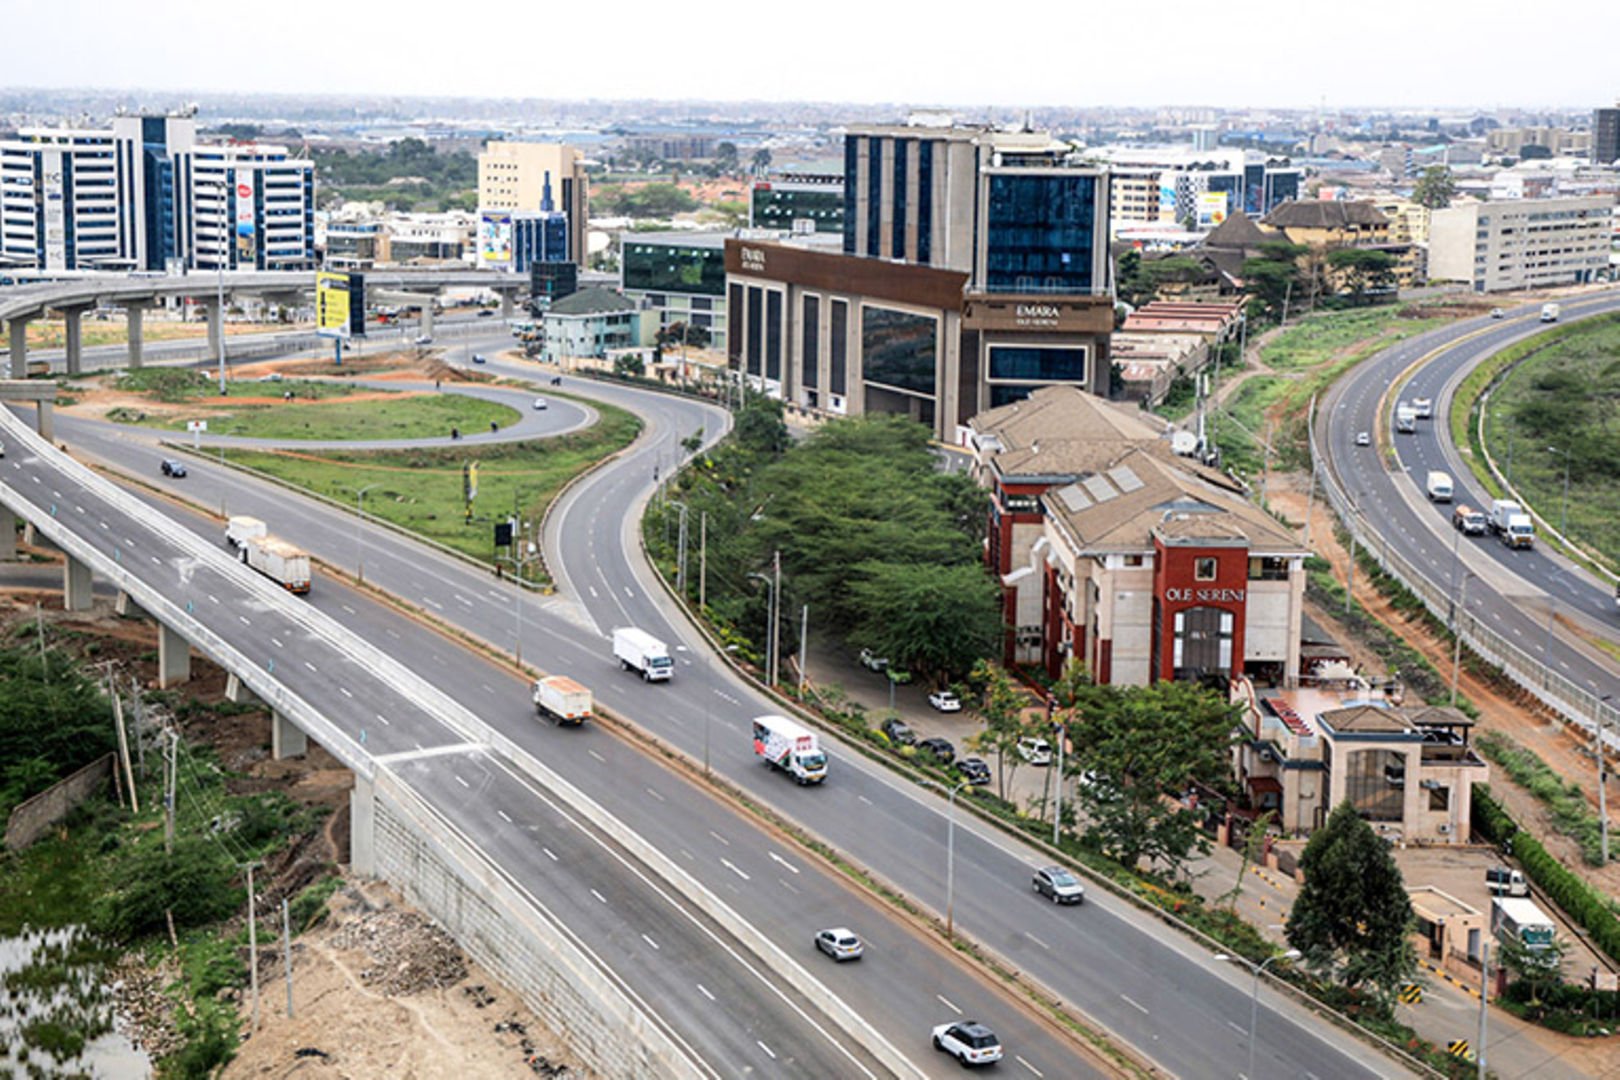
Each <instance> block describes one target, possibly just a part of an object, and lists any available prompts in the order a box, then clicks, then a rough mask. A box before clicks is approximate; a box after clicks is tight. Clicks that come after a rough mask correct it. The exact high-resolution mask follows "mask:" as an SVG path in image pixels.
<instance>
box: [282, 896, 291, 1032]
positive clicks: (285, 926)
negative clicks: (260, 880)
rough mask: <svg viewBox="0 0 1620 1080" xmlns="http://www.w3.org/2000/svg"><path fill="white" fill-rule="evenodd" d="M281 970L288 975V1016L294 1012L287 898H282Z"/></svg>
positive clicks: (289, 918)
mask: <svg viewBox="0 0 1620 1080" xmlns="http://www.w3.org/2000/svg"><path fill="white" fill-rule="evenodd" d="M281 970H282V972H283V973H284V974H285V975H286V977H287V1016H288V1018H289V1019H291V1017H292V1014H293V1000H292V917H291V915H290V914H289V913H288V910H287V898H286V897H285V896H283V897H282V898H281Z"/></svg>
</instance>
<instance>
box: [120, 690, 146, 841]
mask: <svg viewBox="0 0 1620 1080" xmlns="http://www.w3.org/2000/svg"><path fill="white" fill-rule="evenodd" d="M113 723H114V724H116V725H118V759H119V760H120V761H122V762H123V764H124V780H125V782H127V783H128V784H129V808H130V810H132V811H134V812H135V813H137V814H139V813H140V812H141V800H140V796H139V795H137V794H136V792H135V770H134V769H132V768H130V764H129V735H128V733H127V732H125V731H124V699H123V698H121V697H119V696H118V695H117V694H114V695H113Z"/></svg>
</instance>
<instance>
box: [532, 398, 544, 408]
mask: <svg viewBox="0 0 1620 1080" xmlns="http://www.w3.org/2000/svg"><path fill="white" fill-rule="evenodd" d="M534 407H535V408H536V409H545V408H546V399H545V398H543V397H537V398H535V399H534Z"/></svg>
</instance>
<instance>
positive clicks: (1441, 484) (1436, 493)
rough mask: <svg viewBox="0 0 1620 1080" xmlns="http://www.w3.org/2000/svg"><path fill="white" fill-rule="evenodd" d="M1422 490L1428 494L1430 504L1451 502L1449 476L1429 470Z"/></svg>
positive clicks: (1436, 470)
mask: <svg viewBox="0 0 1620 1080" xmlns="http://www.w3.org/2000/svg"><path fill="white" fill-rule="evenodd" d="M1423 489H1424V490H1425V491H1427V492H1428V493H1429V501H1430V502H1450V501H1451V474H1450V473H1443V472H1441V471H1440V470H1438V469H1433V470H1430V472H1429V476H1428V479H1427V481H1426V482H1425V483H1424V485H1423Z"/></svg>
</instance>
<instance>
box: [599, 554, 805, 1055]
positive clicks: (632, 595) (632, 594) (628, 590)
mask: <svg viewBox="0 0 1620 1080" xmlns="http://www.w3.org/2000/svg"><path fill="white" fill-rule="evenodd" d="M624 595H626V596H628V597H629V598H630V599H632V600H634V599H635V598H636V594H635V592H634V590H632V589H631V588H630V586H628V585H626V586H625V587H624ZM760 1045H761V1046H763V1045H764V1044H763V1043H761V1044H760ZM771 1056H772V1057H775V1056H776V1055H775V1054H772V1055H771Z"/></svg>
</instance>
